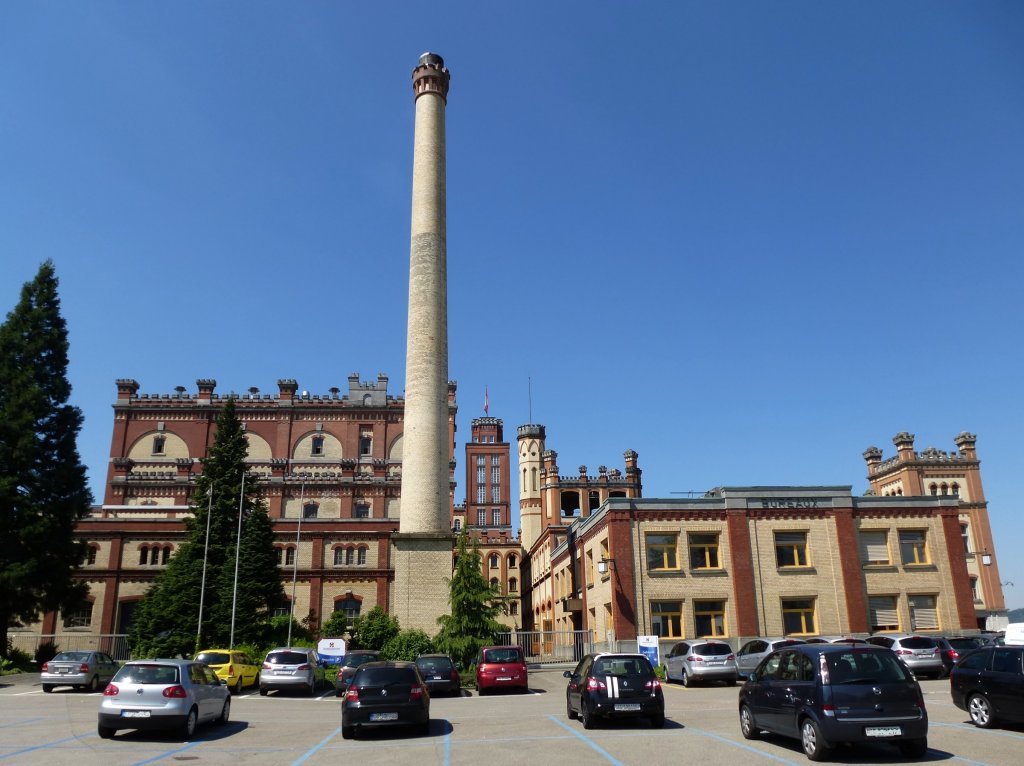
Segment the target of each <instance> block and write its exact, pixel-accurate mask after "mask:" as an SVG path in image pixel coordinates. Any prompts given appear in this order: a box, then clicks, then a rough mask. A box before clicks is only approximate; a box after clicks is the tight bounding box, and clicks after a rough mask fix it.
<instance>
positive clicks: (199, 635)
mask: <svg viewBox="0 0 1024 766" xmlns="http://www.w3.org/2000/svg"><path fill="white" fill-rule="evenodd" d="M206 498H207V503H206V545H205V546H203V581H202V585H200V586H199V623H198V624H197V625H196V651H197V652H198V651H199V642H200V641H202V640H203V599H204V598H205V596H206V558H207V556H208V555H209V553H210V516H211V515H212V514H213V482H210V486H209V487H208V488H207V490H206Z"/></svg>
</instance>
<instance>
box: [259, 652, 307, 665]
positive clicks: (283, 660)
mask: <svg viewBox="0 0 1024 766" xmlns="http://www.w3.org/2000/svg"><path fill="white" fill-rule="evenodd" d="M267 662H269V663H270V664H271V665H301V664H302V663H304V662H309V657H307V656H306V655H305V654H303V653H302V652H273V653H272V654H268V655H267Z"/></svg>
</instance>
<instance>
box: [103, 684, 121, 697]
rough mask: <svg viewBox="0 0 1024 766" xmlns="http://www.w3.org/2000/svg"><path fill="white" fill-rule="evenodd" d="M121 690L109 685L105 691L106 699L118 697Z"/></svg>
mask: <svg viewBox="0 0 1024 766" xmlns="http://www.w3.org/2000/svg"><path fill="white" fill-rule="evenodd" d="M120 691H121V690H120V689H118V688H117V687H116V686H114V685H113V684H107V688H106V689H104V690H103V696H104V697H116V696H117V695H118V693H119V692H120Z"/></svg>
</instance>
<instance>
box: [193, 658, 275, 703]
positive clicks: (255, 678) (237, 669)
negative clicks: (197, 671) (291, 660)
mask: <svg viewBox="0 0 1024 766" xmlns="http://www.w3.org/2000/svg"><path fill="white" fill-rule="evenodd" d="M196 662H205V663H206V664H207V665H208V666H209V667H210V669H211V670H212V671H213V672H214V673H216V674H217V678H219V679H220V680H221V681H223V682H224V683H225V684H226V685H227V687H228V688H229V689H230V690H231V691H232V692H234V693H235V694H238V693H239V692H240V691H242V687H243V686H259V683H260V666H259V665H257V664H255V663H254V662H253V661H252V660H251V659H249V656H248V655H247V654H245V653H243V652H236V651H233V650H231V649H204V650H203V651H201V652H199V654H197V655H196Z"/></svg>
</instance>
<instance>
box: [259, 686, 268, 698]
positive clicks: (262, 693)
mask: <svg viewBox="0 0 1024 766" xmlns="http://www.w3.org/2000/svg"><path fill="white" fill-rule="evenodd" d="M260 696H261V697H266V696H267V690H266V689H264V688H263V687H262V686H261V687H260Z"/></svg>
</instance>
